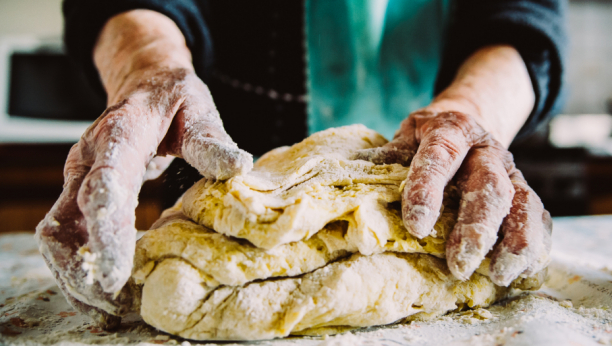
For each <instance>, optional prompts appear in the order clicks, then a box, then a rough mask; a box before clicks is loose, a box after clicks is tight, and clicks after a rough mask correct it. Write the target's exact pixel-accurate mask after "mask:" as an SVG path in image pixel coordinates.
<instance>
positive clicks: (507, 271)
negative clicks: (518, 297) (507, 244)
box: [491, 251, 528, 286]
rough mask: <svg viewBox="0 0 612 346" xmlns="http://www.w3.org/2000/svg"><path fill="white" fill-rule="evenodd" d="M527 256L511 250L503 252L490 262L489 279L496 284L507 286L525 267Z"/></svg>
mask: <svg viewBox="0 0 612 346" xmlns="http://www.w3.org/2000/svg"><path fill="white" fill-rule="evenodd" d="M527 265H528V263H527V258H526V257H525V256H520V255H515V254H513V253H511V252H507V251H505V252H503V253H501V254H499V255H498V256H497V258H496V259H495V261H494V262H493V263H491V281H493V283H494V284H496V285H498V286H508V285H510V283H511V282H512V281H513V280H514V279H516V278H517V277H518V276H519V275H521V273H522V272H523V271H525V268H527Z"/></svg>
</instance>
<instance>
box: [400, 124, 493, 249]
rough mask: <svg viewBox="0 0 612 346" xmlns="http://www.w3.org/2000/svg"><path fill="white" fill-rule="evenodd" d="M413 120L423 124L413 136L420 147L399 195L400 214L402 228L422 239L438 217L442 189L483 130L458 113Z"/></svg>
mask: <svg viewBox="0 0 612 346" xmlns="http://www.w3.org/2000/svg"><path fill="white" fill-rule="evenodd" d="M414 117H415V122H417V123H418V122H424V124H423V125H422V126H420V127H419V129H420V131H419V132H417V133H416V135H415V136H416V139H417V141H419V142H420V144H419V148H418V151H417V153H416V155H415V156H414V158H413V159H412V163H411V165H410V172H409V173H408V178H407V180H406V184H405V186H404V190H403V192H402V215H403V219H404V225H405V226H406V229H407V230H408V231H409V232H410V233H411V234H412V235H414V236H416V237H418V238H424V237H426V236H427V235H429V234H430V233H431V230H432V229H433V226H434V224H435V223H436V220H437V219H438V216H439V214H440V207H441V205H442V197H443V193H444V187H445V186H446V184H447V183H448V182H449V181H450V179H451V178H452V177H453V176H454V175H455V173H456V172H457V170H458V169H459V166H460V165H461V162H462V161H463V159H464V157H465V156H466V155H467V153H468V151H469V149H470V148H471V147H472V145H473V144H474V143H475V142H476V141H477V140H478V139H479V138H480V136H482V134H483V131H482V130H479V129H480V128H479V127H478V125H476V123H475V122H474V121H473V120H472V119H471V118H470V117H468V116H467V115H464V114H461V113H440V114H438V115H437V116H434V117H428V116H423V115H414Z"/></svg>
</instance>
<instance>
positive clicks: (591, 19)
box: [563, 0, 612, 114]
mask: <svg viewBox="0 0 612 346" xmlns="http://www.w3.org/2000/svg"><path fill="white" fill-rule="evenodd" d="M568 26H569V35H570V49H569V52H568V53H569V56H568V58H569V60H568V61H569V64H568V67H567V83H568V85H569V89H568V91H569V95H568V98H567V103H566V105H565V108H564V110H563V112H564V113H567V114H584V113H598V114H601V113H608V112H609V111H610V110H609V108H608V105H607V103H608V100H610V99H611V98H612V1H584V0H583V1H571V2H570V11H569V14H568Z"/></svg>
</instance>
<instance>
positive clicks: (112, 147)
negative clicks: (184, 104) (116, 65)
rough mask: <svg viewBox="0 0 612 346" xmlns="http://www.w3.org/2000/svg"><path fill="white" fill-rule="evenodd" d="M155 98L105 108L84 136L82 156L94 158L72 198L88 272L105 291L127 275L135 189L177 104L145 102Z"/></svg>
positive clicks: (116, 287)
mask: <svg viewBox="0 0 612 346" xmlns="http://www.w3.org/2000/svg"><path fill="white" fill-rule="evenodd" d="M164 97H170V96H164ZM152 98H153V99H152ZM156 98H157V95H154V96H153V97H151V96H149V95H147V96H134V97H132V98H131V99H130V100H128V101H125V102H121V103H119V104H117V105H116V106H113V107H110V108H109V109H107V111H106V112H105V114H103V116H102V117H101V118H100V120H99V121H98V122H96V124H94V126H92V127H91V128H90V129H89V130H88V131H86V133H85V134H84V135H83V139H82V142H83V146H82V149H81V150H82V156H83V157H92V158H93V161H94V162H93V165H92V167H91V171H90V172H89V173H88V175H87V176H86V178H85V180H84V181H83V184H82V186H81V188H80V190H79V194H78V198H77V202H78V205H79V209H80V210H81V212H82V213H83V216H84V218H85V223H86V225H87V231H88V234H89V240H88V243H87V247H86V248H83V250H82V252H83V256H85V257H86V258H87V261H88V263H89V267H88V270H89V275H91V276H93V278H94V279H95V281H97V282H99V283H100V284H101V286H102V288H103V289H104V291H105V292H109V293H114V292H117V291H119V290H120V289H121V287H123V285H124V284H125V283H126V281H127V280H128V278H129V277H130V273H131V269H132V260H133V259H132V258H133V255H134V248H135V244H136V229H135V228H134V222H135V209H136V206H137V204H138V193H139V191H140V187H141V185H142V182H143V180H144V176H145V172H146V168H147V165H148V164H149V162H150V161H151V159H152V158H153V157H154V155H155V153H156V151H157V147H158V146H159V143H160V142H161V140H162V138H163V137H164V135H165V133H166V132H167V129H168V127H169V125H170V122H171V119H172V116H173V114H174V112H175V110H174V109H172V108H173V106H172V105H176V106H175V107H178V102H179V100H177V101H176V102H164V104H166V105H171V106H163V107H162V106H159V107H150V105H151V103H155V102H157V101H159V100H158V99H156Z"/></svg>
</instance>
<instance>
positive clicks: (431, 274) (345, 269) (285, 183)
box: [133, 125, 542, 340]
mask: <svg viewBox="0 0 612 346" xmlns="http://www.w3.org/2000/svg"><path fill="white" fill-rule="evenodd" d="M384 143H386V140H385V139H384V138H383V137H382V136H380V135H379V134H377V133H376V132H374V131H371V130H369V129H367V128H365V127H364V126H362V125H354V126H347V127H342V128H337V129H329V130H326V131H322V132H319V133H316V134H314V135H312V136H310V137H309V138H307V139H306V140H304V141H303V142H301V143H298V144H296V145H294V146H292V147H283V148H279V149H275V150H273V151H271V152H269V153H267V154H266V155H264V156H262V157H261V158H260V159H259V160H258V161H257V162H256V163H255V165H254V169H253V171H252V172H250V173H249V174H247V175H245V176H241V177H234V178H231V179H228V180H226V181H211V180H202V181H200V182H198V183H197V184H196V185H194V186H193V187H192V188H191V189H189V190H188V191H187V192H186V194H185V196H184V197H183V199H182V203H179V204H177V206H175V207H174V208H172V209H171V210H168V211H166V212H165V213H164V215H163V216H162V218H161V219H160V220H159V221H158V222H157V223H156V226H155V227H156V229H154V230H151V231H149V232H148V233H147V234H146V235H145V236H144V237H143V238H141V239H140V240H139V241H138V243H137V249H136V257H135V261H134V263H135V267H134V272H133V278H134V281H135V282H136V283H137V284H139V285H143V287H142V297H141V302H142V305H141V315H142V316H143V318H144V320H145V321H146V322H147V323H149V324H151V325H153V326H154V327H156V328H159V329H161V330H164V331H167V332H169V333H173V334H177V335H180V336H183V337H186V338H191V339H199V340H256V339H269V338H276V337H283V336H287V335H290V334H292V333H294V334H297V333H299V334H308V333H315V332H316V331H317V330H342V329H343V328H355V327H366V326H372V325H380V324H388V323H393V322H395V321H397V320H400V319H404V318H407V317H409V316H411V318H428V317H433V316H438V315H440V314H443V313H445V312H447V311H449V310H454V309H457V308H459V307H463V306H470V307H476V306H482V307H485V306H488V305H489V304H491V303H493V302H495V301H496V300H498V299H500V298H501V297H504V296H506V295H507V294H508V292H509V289H508V288H505V287H499V286H496V285H494V284H493V283H492V282H491V281H490V279H489V278H488V277H487V275H488V263H489V262H488V260H487V259H485V261H483V263H482V264H481V266H480V268H479V269H478V270H477V272H476V273H474V274H473V275H472V276H471V277H470V279H469V280H467V281H465V282H461V281H459V280H457V279H455V278H454V277H453V276H452V275H451V274H450V272H449V270H448V268H447V266H446V262H445V260H444V255H445V241H446V239H447V238H448V235H449V233H450V231H451V230H452V229H453V227H454V225H455V223H456V220H457V209H458V201H459V196H458V192H457V190H456V189H455V188H454V187H453V186H449V187H447V189H446V191H445V194H444V201H443V207H442V209H441V210H440V216H439V218H438V221H437V223H436V225H435V226H434V231H433V232H432V233H431V235H430V236H428V237H425V238H424V239H417V238H415V237H413V236H412V235H411V234H410V233H408V232H407V230H406V229H405V228H404V226H403V223H402V219H401V211H400V201H401V196H400V188H401V186H402V183H403V181H404V179H406V176H407V173H408V170H409V168H406V167H403V166H401V165H398V164H389V165H376V164H373V163H370V162H366V161H362V160H353V159H352V157H354V155H355V153H356V152H357V151H358V150H362V149H369V148H376V147H379V146H381V145H383V144H384ZM541 282H542V275H540V276H538V277H536V278H533V279H528V280H526V279H521V280H516V281H515V282H514V283H513V285H514V286H515V287H518V288H521V287H523V288H525V289H534V288H538V287H539V285H540V284H541ZM521 285H522V286H521Z"/></svg>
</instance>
